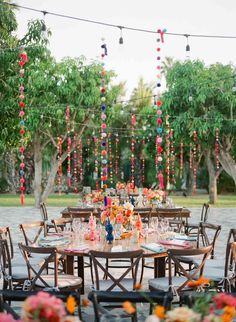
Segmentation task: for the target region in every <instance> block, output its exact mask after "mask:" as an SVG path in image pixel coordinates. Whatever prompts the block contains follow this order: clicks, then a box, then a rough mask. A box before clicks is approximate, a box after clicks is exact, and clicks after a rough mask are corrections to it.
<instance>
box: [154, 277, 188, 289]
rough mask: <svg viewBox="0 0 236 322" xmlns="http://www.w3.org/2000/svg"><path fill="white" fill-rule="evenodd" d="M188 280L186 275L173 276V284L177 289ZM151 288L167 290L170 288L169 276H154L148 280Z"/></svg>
mask: <svg viewBox="0 0 236 322" xmlns="http://www.w3.org/2000/svg"><path fill="white" fill-rule="evenodd" d="M185 281H186V278H185V277H184V276H173V277H172V286H173V287H174V288H175V289H177V288H178V287H179V286H180V285H182V284H183V283H184V282H185ZM148 285H149V288H150V289H155V290H162V291H165V292H167V291H168V290H169V278H168V277H159V278H152V279H150V280H149V281H148Z"/></svg>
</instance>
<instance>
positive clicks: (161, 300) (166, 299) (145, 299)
mask: <svg viewBox="0 0 236 322" xmlns="http://www.w3.org/2000/svg"><path fill="white" fill-rule="evenodd" d="M88 299H89V300H90V301H91V302H92V303H93V309H94V317H95V322H100V315H101V314H106V313H108V314H109V313H110V312H109V311H108V310H107V309H106V308H105V305H104V304H103V303H106V304H107V303H109V304H114V303H122V302H124V301H129V302H131V303H133V304H134V305H136V304H138V303H142V304H143V303H147V304H150V305H151V309H150V311H152V310H153V308H154V306H155V305H157V304H159V305H162V306H164V308H165V309H169V308H170V305H171V301H172V294H171V293H169V292H162V291H161V292H157V291H154V292H144V291H142V292H132V291H131V292H125V293H124V292H106V291H92V292H90V293H89V294H88ZM102 304H103V305H102ZM123 315H124V314H123ZM120 318H121V319H122V318H124V319H125V318H127V314H126V315H124V316H122V315H120ZM136 318H138V317H137V316H136Z"/></svg>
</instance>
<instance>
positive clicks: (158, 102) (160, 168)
mask: <svg viewBox="0 0 236 322" xmlns="http://www.w3.org/2000/svg"><path fill="white" fill-rule="evenodd" d="M157 32H158V34H159V37H158V38H157V42H158V46H157V49H156V51H157V100H156V106H157V135H156V177H157V179H158V180H159V188H160V189H162V190H163V189H164V188H165V186H164V179H163V164H162V161H163V157H162V155H163V148H162V146H163V129H162V111H161V105H162V102H161V100H160V87H161V68H162V66H161V44H162V43H164V33H165V32H166V30H161V29H158V30H157Z"/></svg>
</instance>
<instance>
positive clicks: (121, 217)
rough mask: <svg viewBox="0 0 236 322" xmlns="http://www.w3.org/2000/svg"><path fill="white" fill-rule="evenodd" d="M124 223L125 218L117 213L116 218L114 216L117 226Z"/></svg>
mask: <svg viewBox="0 0 236 322" xmlns="http://www.w3.org/2000/svg"><path fill="white" fill-rule="evenodd" d="M124 222H125V218H124V216H123V214H122V213H119V214H118V215H117V216H116V223H117V224H123V223H124Z"/></svg>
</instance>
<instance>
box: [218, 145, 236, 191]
mask: <svg viewBox="0 0 236 322" xmlns="http://www.w3.org/2000/svg"><path fill="white" fill-rule="evenodd" d="M219 160H220V163H221V165H222V167H223V169H224V170H225V172H227V173H228V175H229V176H230V177H232V178H233V180H234V183H235V186H236V162H235V161H234V159H233V158H232V156H231V155H230V154H229V152H228V151H225V150H222V149H220V153H219Z"/></svg>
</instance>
